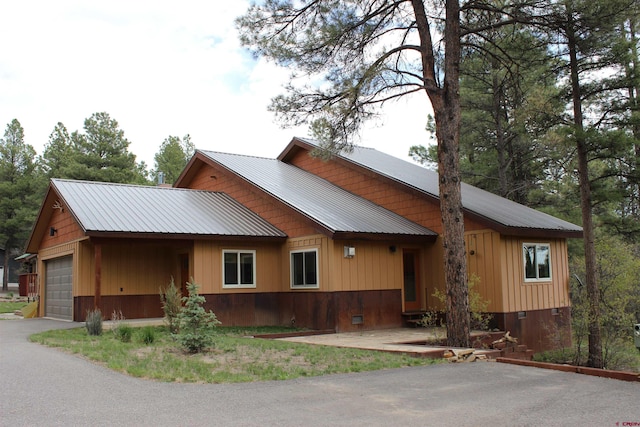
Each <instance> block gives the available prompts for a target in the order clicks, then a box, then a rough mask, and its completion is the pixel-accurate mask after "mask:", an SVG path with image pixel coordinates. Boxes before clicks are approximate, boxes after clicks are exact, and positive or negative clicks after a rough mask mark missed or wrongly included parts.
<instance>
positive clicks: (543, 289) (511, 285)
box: [496, 237, 570, 312]
mask: <svg viewBox="0 0 640 427" xmlns="http://www.w3.org/2000/svg"><path fill="white" fill-rule="evenodd" d="M523 243H548V244H549V247H550V250H551V280H549V281H543V282H525V280H524V261H523V255H522V244H523ZM501 246H502V256H501V262H502V280H503V283H504V286H503V290H504V294H503V298H502V304H503V305H502V308H501V310H496V311H502V312H517V311H528V310H541V309H550V308H559V307H568V306H569V305H570V303H569V262H568V255H567V242H566V239H539V238H536V239H527V238H516V237H503V238H502V243H501Z"/></svg>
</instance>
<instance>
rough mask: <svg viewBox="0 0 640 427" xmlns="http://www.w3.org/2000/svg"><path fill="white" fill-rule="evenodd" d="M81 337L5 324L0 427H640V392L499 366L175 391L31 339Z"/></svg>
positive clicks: (0, 338)
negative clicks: (34, 335) (38, 334)
mask: <svg viewBox="0 0 640 427" xmlns="http://www.w3.org/2000/svg"><path fill="white" fill-rule="evenodd" d="M74 326H80V325H79V324H77V323H76V324H72V323H64V322H56V321H53V320H46V319H28V320H2V321H0V384H1V385H2V387H1V391H0V425H1V426H24V425H28V426H40V425H42V426H52V425H65V426H75V425H78V426H80V425H82V426H86V425H92V426H100V425H132V426H133V425H135V426H162V425H181V426H198V425H223V426H224V425H242V426H301V425H305V426H316V425H317V426H344V425H350V426H396V425H402V426H417V425H429V426H438V425H443V426H444V425H446V426H467V425H469V426H503V425H504V426H507V425H508V426H512V425H517V426H540V425H558V426H560V425H562V426H572V425H575V426H578V425H580V426H592V425H593V426H595V425H601V426H640V383H629V382H622V381H617V380H611V379H603V378H597V377H588V376H582V375H578V374H570V373H563V372H556V371H548V370H543V369H535V368H527V367H521V366H513V365H507V364H501V363H489V362H481V363H471V364H459V365H455V364H445V365H438V366H428V367H414V368H403V369H393V370H388V371H378V372H368V373H359V374H345V375H330V376H325V377H316V378H304V379H297V380H290V381H277V382H261V383H246V384H169V383H158V382H153V381H147V380H139V379H135V378H130V377H128V376H125V375H123V374H119V373H116V372H112V371H110V370H108V369H106V368H102V367H100V366H97V365H94V364H92V363H90V362H87V361H85V360H83V359H81V358H79V357H76V356H73V355H68V354H65V353H62V352H60V351H57V350H55V349H50V348H46V347H42V346H40V345H38V344H33V343H30V342H28V340H27V337H28V335H29V334H31V333H34V332H37V331H41V330H47V329H53V328H66V327H74Z"/></svg>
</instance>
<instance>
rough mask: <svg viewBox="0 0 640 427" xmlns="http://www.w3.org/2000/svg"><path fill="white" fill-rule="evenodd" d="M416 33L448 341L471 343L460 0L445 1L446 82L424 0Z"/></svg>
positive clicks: (416, 1)
mask: <svg viewBox="0 0 640 427" xmlns="http://www.w3.org/2000/svg"><path fill="white" fill-rule="evenodd" d="M412 5H413V10H414V13H415V17H416V26H417V27H418V33H419V35H420V49H421V55H422V58H421V59H422V72H423V78H424V85H425V90H426V92H427V95H428V96H429V100H430V101H431V105H432V107H433V112H434V118H435V122H436V139H437V140H438V176H439V179H440V185H439V193H440V212H441V217H442V240H443V242H442V243H443V247H444V272H445V286H446V295H447V297H446V305H447V307H446V309H447V344H448V345H450V346H452V347H469V346H470V342H471V339H470V334H469V328H470V315H469V290H468V285H467V260H466V255H465V249H464V219H463V213H462V197H461V192H460V4H459V3H458V0H447V1H446V6H445V8H446V15H447V16H446V22H445V29H444V35H445V36H444V37H445V59H444V62H445V69H444V85H443V87H440V86H439V85H438V80H439V79H438V77H437V76H436V70H435V54H434V52H435V50H434V46H433V43H432V40H431V32H430V28H429V20H428V18H427V15H426V13H425V9H424V3H423V1H422V0H412Z"/></svg>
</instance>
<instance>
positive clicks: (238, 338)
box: [30, 326, 437, 383]
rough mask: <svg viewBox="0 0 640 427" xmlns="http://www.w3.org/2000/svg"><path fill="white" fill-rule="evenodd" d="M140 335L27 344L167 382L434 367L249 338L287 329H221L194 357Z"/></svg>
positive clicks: (59, 334) (77, 333)
mask: <svg viewBox="0 0 640 427" xmlns="http://www.w3.org/2000/svg"><path fill="white" fill-rule="evenodd" d="M143 331H144V329H138V328H135V331H134V333H133V335H134V338H133V339H132V340H131V341H130V342H122V341H121V340H119V339H117V338H116V337H114V335H113V334H103V335H102V336H90V335H88V334H87V330H86V328H77V329H67V330H54V331H48V332H42V333H39V334H35V335H32V336H31V337H30V339H31V341H34V342H38V343H40V344H44V345H47V346H50V347H56V348H60V349H63V350H64V351H67V352H70V353H73V354H77V355H80V356H81V357H84V358H87V359H89V360H92V361H95V362H97V363H99V364H101V365H104V366H107V367H109V368H111V369H114V370H116V371H120V372H124V373H127V374H129V375H132V376H134V377H139V378H146V379H153V380H158V381H166V382H195V383H237V382H252V381H270V380H287V379H292V378H299V377H311V376H320V375H327V374H337V373H347V372H363V371H373V370H380V369H391V368H400V367H405V366H416V365H430V364H433V363H437V361H435V360H433V359H427V358H414V357H410V356H407V355H402V354H395V353H386V352H378V351H369V350H359V349H349V348H336V347H329V346H320V345H310V344H299V343H291V342H286V341H278V340H269V339H259V338H251V336H252V335H259V334H268V333H279V332H290V331H291V329H286V328H274V327H265V328H263V327H251V328H238V327H219V328H218V329H217V332H216V333H215V346H214V348H212V349H209V350H208V351H205V352H202V353H197V354H188V353H185V352H184V351H182V350H181V349H180V348H179V346H178V344H177V343H176V342H175V341H174V340H173V339H172V338H171V334H170V333H169V331H168V329H167V328H166V327H164V326H162V327H160V326H159V327H154V340H153V342H152V343H149V344H147V343H145V342H144V340H143V339H141V338H139V337H138V336H139V335H140V336H141V335H142V334H143V333H147V334H148V331H149V330H148V329H147V330H146V332H143Z"/></svg>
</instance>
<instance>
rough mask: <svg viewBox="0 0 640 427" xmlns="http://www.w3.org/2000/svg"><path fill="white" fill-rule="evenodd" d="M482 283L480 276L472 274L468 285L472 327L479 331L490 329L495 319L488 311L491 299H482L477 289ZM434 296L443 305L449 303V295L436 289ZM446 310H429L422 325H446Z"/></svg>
mask: <svg viewBox="0 0 640 427" xmlns="http://www.w3.org/2000/svg"><path fill="white" fill-rule="evenodd" d="M478 283H480V278H479V277H478V276H477V275H475V274H472V275H471V277H470V279H469V282H468V286H469V316H470V325H469V326H470V328H471V329H472V330H477V331H488V330H489V324H490V323H491V320H492V319H493V315H492V314H490V313H487V309H488V307H489V303H490V301H488V300H484V299H482V296H481V295H480V293H479V292H478V291H477V290H476V287H477V285H478ZM433 296H434V297H435V298H436V299H437V300H438V301H440V304H441V305H442V306H443V307H446V305H447V295H446V294H445V293H444V292H442V291H440V290H439V289H436V290H435V292H434V293H433ZM445 316H446V315H445V312H444V311H442V310H440V311H438V310H432V311H429V312H427V313H426V314H425V315H424V317H423V318H422V319H421V320H420V325H421V326H430V327H436V326H437V327H444V326H445V320H444V319H446V317H445Z"/></svg>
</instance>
